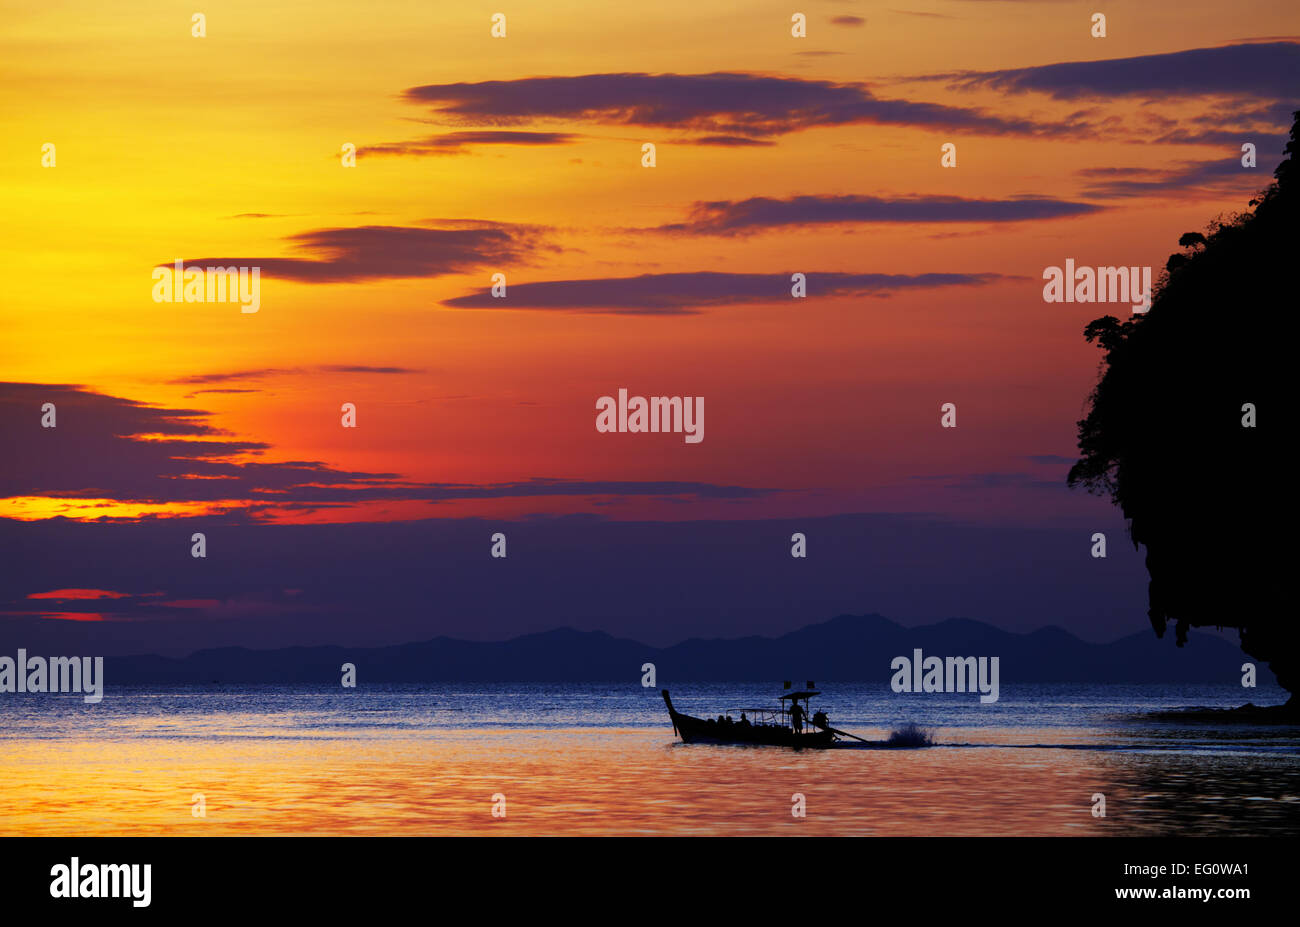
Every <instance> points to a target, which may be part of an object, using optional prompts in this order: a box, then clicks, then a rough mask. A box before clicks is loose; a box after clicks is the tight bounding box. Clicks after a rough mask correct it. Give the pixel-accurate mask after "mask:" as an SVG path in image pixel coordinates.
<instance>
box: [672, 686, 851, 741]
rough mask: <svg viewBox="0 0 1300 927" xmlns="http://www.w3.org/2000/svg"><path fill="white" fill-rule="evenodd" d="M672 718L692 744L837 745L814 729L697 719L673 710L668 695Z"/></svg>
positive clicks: (825, 732) (678, 732) (679, 730)
mask: <svg viewBox="0 0 1300 927" xmlns="http://www.w3.org/2000/svg"><path fill="white" fill-rule="evenodd" d="M664 702H665V703H667V705H668V715H669V717H670V718H671V719H672V722H673V729H674V730H675V731H676V732H677V736H679V737H681V739H682V742H683V743H688V744H748V745H751V746H759V747H793V748H795V749H813V750H815V749H820V748H822V747H831V746H834V745H835V735H834V734H832V733H831V732H830V731H822V730H811V731H803V732H801V733H798V734H796V733H795V732H794V731H793V730H791V729H790V728H788V727H785V726H783V725H775V724H749V723H742V722H737V721H718V720H717V719H714V718H696V717H693V716H691V715H684V714H682V713H681V712H679V711H677V710H676V709H674V708H673V703H672V701H671V699H669V697H668V693H667V692H666V691H665V692H664Z"/></svg>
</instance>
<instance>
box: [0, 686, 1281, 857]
mask: <svg viewBox="0 0 1300 927" xmlns="http://www.w3.org/2000/svg"><path fill="white" fill-rule="evenodd" d="M826 691H827V695H825V696H824V697H823V698H822V699H820V700H819V701H821V702H822V707H824V708H826V709H827V710H828V711H829V713H830V717H831V724H833V725H835V726H836V727H839V728H842V729H845V730H848V731H852V732H854V733H857V734H860V735H861V736H863V737H866V738H868V739H873V740H874V739H884V738H885V737H887V736H888V733H889V731H890V730H891V728H892V727H894V726H896V725H897V724H900V723H903V722H908V721H912V722H916V723H919V724H922V725H925V726H927V727H929V728H930V729H931V730H932V731H933V733H934V735H935V737H936V740H937V742H938V745H937V746H934V747H930V748H925V749H919V750H880V749H870V748H847V749H837V750H826V751H803V752H795V751H792V750H784V749H779V748H770V747H769V748H756V747H718V746H706V745H683V744H679V743H676V742H675V738H674V736H673V733H672V729H671V727H670V725H669V723H668V718H667V712H666V710H665V709H664V705H663V701H662V698H661V697H660V695H659V693H658V691H657V690H653V689H649V690H645V689H640V688H633V687H628V686H623V685H620V686H613V685H603V684H590V685H572V686H566V687H563V688H561V687H553V686H536V685H509V686H507V685H478V686H472V685H463V684H462V685H454V686H446V687H430V686H372V687H368V688H361V689H357V690H340V689H337V688H331V689H316V688H307V687H296V686H295V687H291V686H283V687H274V686H267V687H247V688H237V689H225V690H222V689H218V688H217V687H176V688H166V689H130V688H118V689H112V690H110V691H109V692H108V693H107V694H106V695H105V698H104V701H103V702H101V703H100V704H98V705H86V704H84V703H83V702H82V701H81V698H80V696H40V695H4V696H0V834H91V835H94V834H241V833H265V834H307V833H324V834H411V835H415V834H863V835H869V834H882V835H903V834H1078V835H1087V836H1092V835H1105V834H1236V835H1247V834H1260V833H1287V834H1297V833H1300V728H1296V727H1280V726H1265V725H1213V724H1208V723H1191V722H1169V721H1156V720H1153V719H1151V718H1150V717H1146V716H1145V715H1146V714H1147V713H1149V712H1152V711H1157V710H1161V709H1167V708H1181V707H1186V706H1193V705H1195V706H1211V707H1229V706H1234V705H1239V704H1241V703H1242V702H1243V701H1245V700H1247V699H1249V700H1251V701H1254V702H1255V703H1256V704H1271V703H1277V702H1281V701H1283V700H1284V698H1285V693H1283V692H1282V691H1281V690H1280V689H1257V690H1253V691H1251V692H1249V694H1248V695H1247V697H1246V698H1243V690H1242V689H1241V688H1239V687H1235V686H1223V687H1185V686H1182V687H1160V686H1018V687H1013V686H1004V687H1003V689H1002V693H1001V700H1000V701H999V702H997V703H996V704H994V705H981V704H980V703H979V701H978V697H977V696H973V695H895V694H894V693H892V692H889V691H888V690H886V691H885V692H883V693H882V692H881V691H880V687H879V686H878V685H873V686H863V685H856V686H855V685H844V686H828V687H827V690H826ZM775 694H776V693H775V691H774V690H773V689H772V688H771V687H768V686H758V685H740V684H727V685H688V686H680V687H677V688H675V689H674V690H673V701H674V704H675V706H676V707H677V709H678V710H679V711H683V712H685V713H688V714H697V715H708V714H714V715H716V714H717V713H718V712H719V711H720V710H723V709H726V708H731V707H737V706H748V705H763V704H768V703H770V702H771V701H772V700H773V696H774V695H775ZM197 793H201V794H202V796H203V806H204V810H205V812H206V814H205V816H204V817H196V816H195V815H194V813H193V810H192V809H193V808H194V807H195V805H194V802H195V796H196V794H197ZM794 793H801V794H802V795H803V796H804V799H805V802H806V807H807V816H806V817H804V818H795V817H793V816H792V815H791V807H792V796H793V795H794ZM1096 793H1102V794H1103V795H1104V796H1105V802H1106V816H1105V817H1104V818H1099V817H1094V815H1093V813H1092V809H1093V803H1094V800H1093V796H1094V794H1096ZM494 794H500V795H504V796H505V809H506V815H505V817H504V818H494V817H493V816H492V808H493V795H494Z"/></svg>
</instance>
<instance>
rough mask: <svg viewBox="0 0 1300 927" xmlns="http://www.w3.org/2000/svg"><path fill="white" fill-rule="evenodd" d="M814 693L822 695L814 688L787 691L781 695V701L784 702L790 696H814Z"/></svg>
mask: <svg viewBox="0 0 1300 927" xmlns="http://www.w3.org/2000/svg"><path fill="white" fill-rule="evenodd" d="M814 695H821V693H820V692H817V691H813V690H809V691H804V692H787V693H785V694H784V695H782V696H781V701H783V702H784V701H785V700H786V699H788V698H796V699H798V698H812V696H814Z"/></svg>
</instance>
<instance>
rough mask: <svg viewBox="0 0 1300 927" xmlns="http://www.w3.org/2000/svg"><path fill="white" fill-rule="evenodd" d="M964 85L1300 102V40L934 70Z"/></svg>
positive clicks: (1066, 93)
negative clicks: (988, 68)
mask: <svg viewBox="0 0 1300 927" xmlns="http://www.w3.org/2000/svg"><path fill="white" fill-rule="evenodd" d="M931 79H939V80H951V81H953V82H954V84H955V85H956V86H959V87H963V88H967V89H970V88H979V87H988V88H992V89H994V90H1000V91H1003V92H1004V93H1029V92H1035V93H1045V94H1048V95H1050V96H1052V97H1054V98H1056V99H1058V100H1073V99H1078V98H1080V97H1100V98H1109V97H1145V98H1148V99H1160V98H1165V97H1189V96H1207V95H1219V94H1227V95H1232V96H1241V97H1250V98H1255V99H1258V98H1264V99H1271V100H1284V101H1296V100H1300V43H1296V42H1264V43H1249V44H1238V45H1225V46H1222V47H1219V48H1193V49H1188V50H1186V51H1178V52H1169V53H1165V54H1159V55H1138V56H1136V57H1132V58H1107V59H1102V60H1100V61H1067V62H1061V63H1058V64H1045V65H1038V66H1035V67H1028V68H1009V69H1005V70H997V71H962V72H957V73H952V74H940V75H932V76H931Z"/></svg>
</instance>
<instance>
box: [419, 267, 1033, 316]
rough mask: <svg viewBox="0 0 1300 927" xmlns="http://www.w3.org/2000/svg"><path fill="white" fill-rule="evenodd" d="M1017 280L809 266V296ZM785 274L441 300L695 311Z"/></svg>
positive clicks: (765, 291)
mask: <svg viewBox="0 0 1300 927" xmlns="http://www.w3.org/2000/svg"><path fill="white" fill-rule="evenodd" d="M1012 279H1019V278H1014V277H1007V276H1004V275H1002V274H989V273H985V274H947V273H935V274H914V275H909V274H841V273H808V274H807V286H808V297H809V298H814V299H815V298H818V297H823V298H838V297H846V296H876V297H882V296H889V295H891V294H893V293H895V292H899V291H902V290H911V289H935V288H938V287H954V286H985V285H987V284H990V283H996V282H998V281H1002V280H1012ZM791 285H792V284H791V281H790V274H729V273H716V272H712V271H699V272H694V273H678V274H642V275H641V276H639V277H605V278H596V279H589V280H550V281H545V282H541V283H522V284H514V285H512V286H511V287H510V288H509V290H508V291H507V295H506V297H505V298H494V297H493V296H492V295H491V292H490V291H489V290H483V291H480V292H476V293H471V294H469V295H467V296H459V297H456V298H455V299H449V300H446V301H444V302H443V305H444V306H451V307H453V308H457V309H530V310H532V309H539V310H552V311H557V312H590V313H609V314H613V315H695V314H697V313H698V312H699V311H700V310H701V309H704V308H711V307H715V306H735V305H759V304H763V303H777V302H785V301H788V300H790V299H792V298H793V297H791V295H790V288H791Z"/></svg>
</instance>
